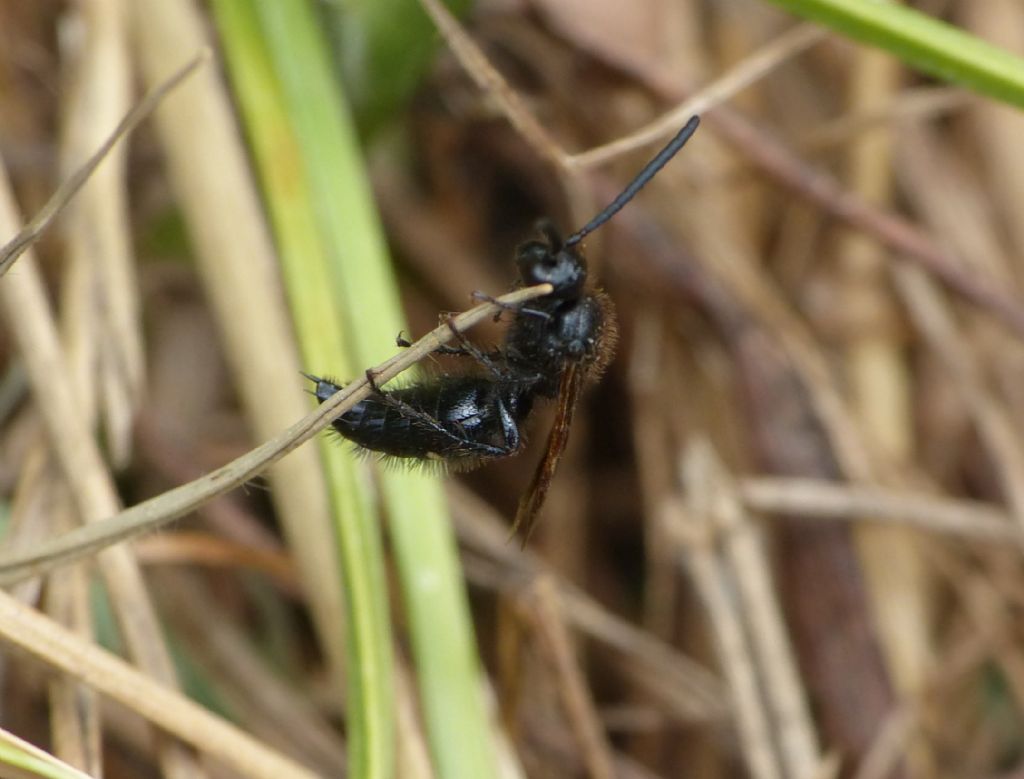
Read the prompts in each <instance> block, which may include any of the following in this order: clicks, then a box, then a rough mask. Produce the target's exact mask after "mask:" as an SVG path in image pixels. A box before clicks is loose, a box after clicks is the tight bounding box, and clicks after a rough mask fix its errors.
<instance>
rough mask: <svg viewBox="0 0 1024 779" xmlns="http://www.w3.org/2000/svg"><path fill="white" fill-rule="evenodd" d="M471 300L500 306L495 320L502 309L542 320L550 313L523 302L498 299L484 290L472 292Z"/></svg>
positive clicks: (498, 317) (499, 316) (495, 319)
mask: <svg viewBox="0 0 1024 779" xmlns="http://www.w3.org/2000/svg"><path fill="white" fill-rule="evenodd" d="M473 300H478V301H480V302H481V303H493V304H494V305H496V306H498V307H500V308H501V311H499V312H498V313H497V314H495V315H494V321H495V322H497V321H498V320H499V319H501V312H502V311H511V312H513V313H515V314H521V315H525V316H535V317H537V318H538V319H544V320H549V319H551V314H549V313H548V312H547V311H538V310H537V309H535V308H529V307H527V306H526V304H524V303H506V302H504V301H503V300H498V299H497V298H496V297H493V296H491V295H488V294H487V293H485V292H474V293H473Z"/></svg>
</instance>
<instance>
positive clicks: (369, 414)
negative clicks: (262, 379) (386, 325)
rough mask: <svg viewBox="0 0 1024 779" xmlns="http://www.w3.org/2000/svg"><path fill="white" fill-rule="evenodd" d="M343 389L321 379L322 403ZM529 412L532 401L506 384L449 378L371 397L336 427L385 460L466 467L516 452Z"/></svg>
mask: <svg viewBox="0 0 1024 779" xmlns="http://www.w3.org/2000/svg"><path fill="white" fill-rule="evenodd" d="M338 389H339V388H338V386H337V385H335V384H333V383H332V382H328V381H326V380H324V379H318V380H317V389H316V395H317V398H318V399H319V400H320V401H321V402H322V401H324V400H326V399H327V398H328V397H330V396H331V395H333V394H334V393H335V392H337V391H338ZM528 413H529V402H528V398H525V397H524V393H522V392H518V391H516V389H515V388H514V387H512V388H510V387H509V386H508V385H507V383H506V382H500V381H496V380H493V379H490V378H487V377H482V376H448V377H438V378H436V379H434V380H430V381H424V382H422V383H419V384H413V385H410V386H408V387H402V388H400V389H395V390H384V391H382V392H380V393H378V394H376V395H371V396H370V397H368V398H366V399H365V400H362V401H360V402H359V403H357V404H356V405H355V406H353V407H352V408H351V409H349V410H348V411H346V412H345V413H344V414H342V415H341V416H339V417H338V418H337V419H336V420H334V423H333V426H334V429H335V430H337V432H339V433H340V434H341V435H343V436H344V437H345V438H347V439H349V440H350V441H352V442H353V443H355V444H356V445H358V446H360V447H362V448H364V449H368V450H371V451H374V452H378V453H380V454H382V455H386V456H390V457H398V458H416V459H431V460H444V461H447V462H448V463H449V464H452V465H454V466H455V467H460V466H463V467H465V466H467V465H470V464H475V463H476V462H478V461H480V460H485V459H489V458H493V457H507V456H508V455H510V454H513V453H514V452H516V451H517V450H518V449H519V446H520V443H521V439H520V435H519V422H520V421H521V420H522V419H523V418H525V416H526V414H528ZM460 461H461V462H460Z"/></svg>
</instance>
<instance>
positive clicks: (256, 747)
mask: <svg viewBox="0 0 1024 779" xmlns="http://www.w3.org/2000/svg"><path fill="white" fill-rule="evenodd" d="M0 636H2V637H3V640H4V641H5V642H7V643H10V644H13V645H15V646H18V647H19V648H21V649H23V650H24V651H26V652H28V653H29V654H30V655H31V656H32V657H34V658H35V659H37V660H39V661H40V662H43V663H45V664H46V665H47V666H49V667H51V668H54V669H56V670H59V671H63V672H64V673H66V674H68V675H70V676H72V677H73V678H75V679H78V680H81V681H82V682H84V683H85V684H88V685H89V686H90V687H92V688H93V689H95V690H97V691H98V692H100V693H102V694H103V695H107V696H109V697H110V698H112V699H114V700H116V701H118V702H119V703H121V704H123V705H125V706H127V707H128V708H130V709H132V710H133V711H135V712H136V713H138V714H140V715H142V716H143V717H145V718H146V719H148V720H149V721H150V722H152V723H153V724H154V725H156V726H158V727H159V728H160V729H161V730H163V731H165V732H167V733H170V734H171V735H173V736H176V737H178V738H180V739H181V740H182V741H184V742H186V743H188V744H190V745H192V746H193V747H195V748H196V749H198V750H199V751H201V752H203V753H205V754H208V755H210V756H211V757H214V758H216V759H217V760H218V761H220V762H222V763H223V764H224V765H226V766H228V767H230V768H233V769H235V770H236V771H239V772H241V773H242V774H244V775H245V776H249V777H254V778H255V777H265V779H288V778H289V777H293V778H294V779H300V778H301V779H312V777H314V776H316V774H314V773H313V772H311V771H309V770H307V769H305V768H303V767H301V766H299V765H298V764H296V763H293V762H291V761H290V760H287V759H285V758H283V757H281V755H280V754H278V753H277V752H274V751H272V750H270V749H267V748H266V747H265V746H263V744H261V743H260V742H259V741H257V740H256V739H253V738H251V737H250V736H247V735H246V734H244V733H242V732H241V731H240V730H238V729H237V728H236V727H235V726H233V725H231V724H229V723H228V722H226V721H225V720H222V719H220V718H219V717H216V716H214V715H212V714H210V713H209V712H208V711H207V710H206V709H204V708H203V707H202V706H199V705H198V704H195V703H193V702H192V701H190V700H189V699H187V698H185V697H184V696H182V695H181V694H180V693H177V692H175V691H173V690H171V689H169V688H167V687H165V686H163V685H161V684H159V683H158V682H155V681H154V680H153V679H152V677H151V676H148V675H146V674H144V673H140V672H139V671H137V670H135V669H134V668H132V667H131V666H130V665H128V664H127V663H126V662H124V661H123V660H121V659H120V658H118V657H115V656H114V655H111V654H110V653H109V652H106V651H104V650H102V649H99V648H98V647H96V646H95V645H94V644H91V643H89V642H86V641H83V640H82V639H80V638H78V637H77V636H75V635H74V634H73V633H71V632H69V631H68V630H66V629H65V628H62V627H61V626H59V625H57V624H56V623H55V622H53V621H51V620H49V619H47V618H46V617H44V616H43V615H41V614H40V613H39V612H37V611H35V610H34V609H30V608H28V607H27V606H24V605H22V604H20V603H18V602H17V601H16V600H14V599H13V598H11V597H10V596H9V595H7V594H6V593H0Z"/></svg>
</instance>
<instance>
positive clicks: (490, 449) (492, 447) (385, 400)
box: [343, 370, 521, 460]
mask: <svg viewBox="0 0 1024 779" xmlns="http://www.w3.org/2000/svg"><path fill="white" fill-rule="evenodd" d="M366 377H367V382H368V383H369V384H370V387H371V389H372V390H373V391H374V395H373V399H374V400H375V401H376V402H379V403H381V404H382V405H385V406H387V407H389V408H392V409H393V410H394V412H395V413H396V414H398V415H399V416H400V417H402V418H404V419H407V420H409V421H411V422H415V423H416V424H417V425H420V426H422V428H423V429H424V430H426V431H430V432H432V433H434V434H436V435H438V436H440V437H441V438H443V439H445V440H446V441H447V442H449V446H447V447H445V448H444V450H443V451H440V452H435V455H437V457H438V458H439V459H442V460H443V459H453V456H455V455H458V457H462V458H466V457H476V458H481V459H490V458H504V457H508V456H509V455H514V453H515V452H516V451H518V450H519V445H520V442H521V437H520V435H519V428H518V426H517V424H516V422H515V420H514V419H513V417H512V415H511V414H510V413H509V410H508V408H507V407H506V406H505V404H504V403H499V408H498V413H499V415H500V417H501V420H502V432H503V435H504V437H505V444H504V445H501V444H493V443H485V442H483V441H478V440H475V439H473V438H472V436H471V435H470V434H469V433H468V432H466V431H463V432H462V434H460V433H459V432H456V431H453V430H452V429H451V428H449V427H445V426H444V425H443V424H442V423H441V422H440V420H438V419H437V418H436V417H434V416H433V415H431V414H428V413H427V412H424V410H421V409H420V408H417V407H416V406H414V405H411V404H410V403H408V402H406V401H404V400H402V399H400V398H397V397H395V396H394V395H393V394H392V393H390V392H387V391H386V390H382V389H381V388H380V386H379V385H378V384H377V377H376V376H375V375H374V372H373V371H371V370H368V371H367V372H366ZM343 434H344V433H343ZM355 440H356V443H358V440H357V439H355ZM364 445H365V444H364ZM368 448H374V447H368Z"/></svg>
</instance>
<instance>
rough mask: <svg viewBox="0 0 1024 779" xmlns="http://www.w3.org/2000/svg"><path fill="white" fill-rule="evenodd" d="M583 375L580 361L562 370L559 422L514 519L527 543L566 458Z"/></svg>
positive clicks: (556, 422)
mask: <svg viewBox="0 0 1024 779" xmlns="http://www.w3.org/2000/svg"><path fill="white" fill-rule="evenodd" d="M583 377H584V371H582V370H581V369H580V368H579V367H578V366H576V365H570V366H569V367H568V368H567V369H566V370H565V372H564V373H563V374H562V380H561V382H560V383H559V385H558V411H557V413H556V414H555V424H554V425H553V426H552V428H551V432H550V433H549V434H548V445H547V447H546V449H545V451H544V456H543V457H542V458H541V461H540V463H539V464H538V465H537V470H536V471H535V472H534V474H533V479H532V480H531V481H530V486H529V488H528V489H527V490H526V492H525V493H524V494H523V497H522V498H521V499H520V501H519V509H518V511H516V518H515V521H514V522H513V523H512V534H513V535H515V534H516V533H519V534H520V537H521V539H522V544H523V546H526V541H527V540H528V539H529V538H530V533H532V532H533V526H534V523H536V521H537V513H538V512H539V511H540V507H541V506H542V505H544V498H546V497H547V494H548V487H549V486H551V477H552V476H554V475H555V470H556V469H557V468H558V461H559V460H561V459H562V453H563V452H564V451H565V445H566V444H567V443H568V442H569V428H570V427H571V426H572V415H573V412H574V411H575V410H576V402H577V401H578V400H579V398H580V391H581V390H582V389H583Z"/></svg>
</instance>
